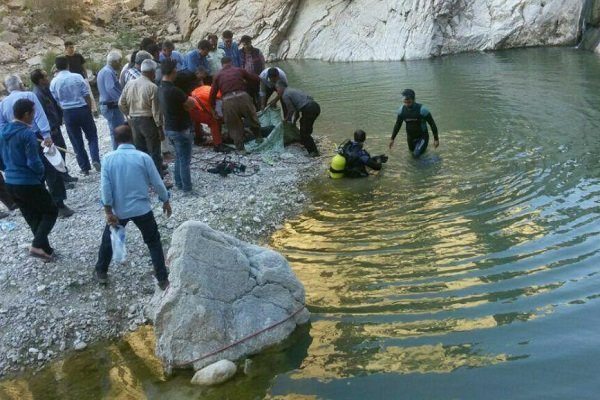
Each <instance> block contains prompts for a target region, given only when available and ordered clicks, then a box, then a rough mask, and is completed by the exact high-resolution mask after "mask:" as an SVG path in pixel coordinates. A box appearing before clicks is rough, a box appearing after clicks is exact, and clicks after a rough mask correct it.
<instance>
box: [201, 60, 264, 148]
mask: <svg viewBox="0 0 600 400" xmlns="http://www.w3.org/2000/svg"><path fill="white" fill-rule="evenodd" d="M221 63H222V64H223V68H222V69H221V70H220V71H219V73H218V74H217V75H215V79H214V81H213V84H212V87H211V89H210V98H209V100H210V106H211V107H212V109H213V110H214V109H215V106H216V102H217V94H218V93H219V91H220V92H221V96H222V98H223V118H224V119H225V126H226V127H227V130H228V131H229V134H230V135H231V137H232V139H233V143H234V144H235V148H236V149H237V150H238V151H241V152H245V149H244V123H243V121H242V118H245V120H246V122H247V123H248V125H250V129H251V130H252V133H253V134H254V137H255V139H256V141H257V143H260V142H262V140H263V139H262V134H261V132H260V123H259V122H258V117H257V115H256V108H255V107H254V104H253V103H252V99H251V98H250V95H249V94H248V93H247V92H246V84H247V82H248V81H254V82H258V81H259V79H260V78H259V77H258V75H254V74H251V73H249V72H248V71H246V70H245V69H242V68H238V67H234V66H233V65H232V64H231V58H229V57H227V56H226V57H223V59H222V60H221ZM215 118H216V115H215Z"/></svg>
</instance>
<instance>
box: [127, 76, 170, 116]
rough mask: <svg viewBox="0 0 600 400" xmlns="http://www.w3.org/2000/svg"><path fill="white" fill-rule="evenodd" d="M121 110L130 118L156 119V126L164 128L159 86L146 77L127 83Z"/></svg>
mask: <svg viewBox="0 0 600 400" xmlns="http://www.w3.org/2000/svg"><path fill="white" fill-rule="evenodd" d="M119 108H120V109H121V112H122V113H123V114H125V115H128V116H130V117H154V122H155V123H156V126H159V127H160V126H162V117H161V114H160V107H159V105H158V86H156V84H155V83H154V82H152V81H151V80H150V79H148V78H147V77H146V76H144V75H142V76H141V77H139V78H138V79H134V80H132V81H129V82H127V84H126V85H125V88H124V89H123V94H122V95H121V98H120V99H119Z"/></svg>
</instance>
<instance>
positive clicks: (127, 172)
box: [95, 125, 171, 290]
mask: <svg viewBox="0 0 600 400" xmlns="http://www.w3.org/2000/svg"><path fill="white" fill-rule="evenodd" d="M115 142H116V143H117V145H118V147H117V150H115V151H112V152H110V153H108V154H107V155H106V156H104V159H103V160H102V173H101V177H100V187H101V193H102V204H103V205H104V212H105V214H106V226H105V228H104V233H103V234H102V243H101V244H100V250H99V251H98V261H97V262H96V271H95V275H96V279H97V280H98V282H99V283H100V284H106V283H107V282H108V266H109V264H110V261H111V259H112V254H113V250H112V245H111V240H110V226H113V225H121V226H123V227H124V226H125V225H127V223H128V222H129V221H132V222H133V223H134V224H135V226H137V227H138V229H139V230H140V232H141V233H142V237H143V238H144V243H146V246H148V250H150V258H151V259H152V265H153V266H154V273H155V276H156V279H157V281H158V286H159V287H160V289H161V290H165V289H166V288H167V286H169V279H168V272H167V267H166V266H165V255H164V252H163V248H162V243H161V242H160V233H159V232H158V225H157V224H156V220H155V219H154V214H153V213H152V207H151V205H150V195H149V190H150V188H151V187H152V189H153V190H154V192H155V193H157V194H158V199H159V200H160V201H161V202H162V203H163V211H164V213H165V214H166V216H167V217H170V216H171V204H170V203H169V193H168V192H167V188H166V187H165V185H164V184H163V181H162V179H161V178H160V175H159V174H158V171H157V170H156V167H155V165H154V162H153V161H152V159H151V158H150V156H149V155H148V154H146V153H143V152H141V151H139V150H136V149H135V146H134V145H133V135H132V133H131V129H130V128H129V127H128V126H127V125H121V126H119V127H117V128H116V129H115Z"/></svg>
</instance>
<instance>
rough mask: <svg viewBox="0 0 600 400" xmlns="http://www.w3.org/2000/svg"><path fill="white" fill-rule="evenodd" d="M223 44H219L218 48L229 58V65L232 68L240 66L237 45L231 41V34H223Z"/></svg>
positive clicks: (229, 32) (228, 32)
mask: <svg viewBox="0 0 600 400" xmlns="http://www.w3.org/2000/svg"><path fill="white" fill-rule="evenodd" d="M222 37H223V42H222V43H220V44H219V48H220V49H223V50H225V55H226V56H227V57H229V58H231V64H232V65H233V66H234V67H241V66H242V56H241V54H240V49H239V47H238V44H237V43H236V42H234V41H233V32H231V31H224V32H223V35H222Z"/></svg>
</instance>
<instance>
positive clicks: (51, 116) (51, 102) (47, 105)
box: [33, 85, 63, 130]
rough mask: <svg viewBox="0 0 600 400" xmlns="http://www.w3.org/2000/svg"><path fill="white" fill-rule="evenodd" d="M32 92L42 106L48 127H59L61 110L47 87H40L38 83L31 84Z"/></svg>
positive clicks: (61, 115)
mask: <svg viewBox="0 0 600 400" xmlns="http://www.w3.org/2000/svg"><path fill="white" fill-rule="evenodd" d="M33 93H34V94H35V95H36V96H37V98H38V100H39V101H40V104H41V105H42V107H43V108H44V113H45V114H46V118H47V119H48V123H49V124H50V129H52V130H55V129H60V126H61V125H62V118H63V114H62V110H61V108H60V106H59V105H58V102H57V101H56V99H54V96H52V93H50V88H49V87H47V86H46V87H42V86H38V85H34V86H33Z"/></svg>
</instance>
